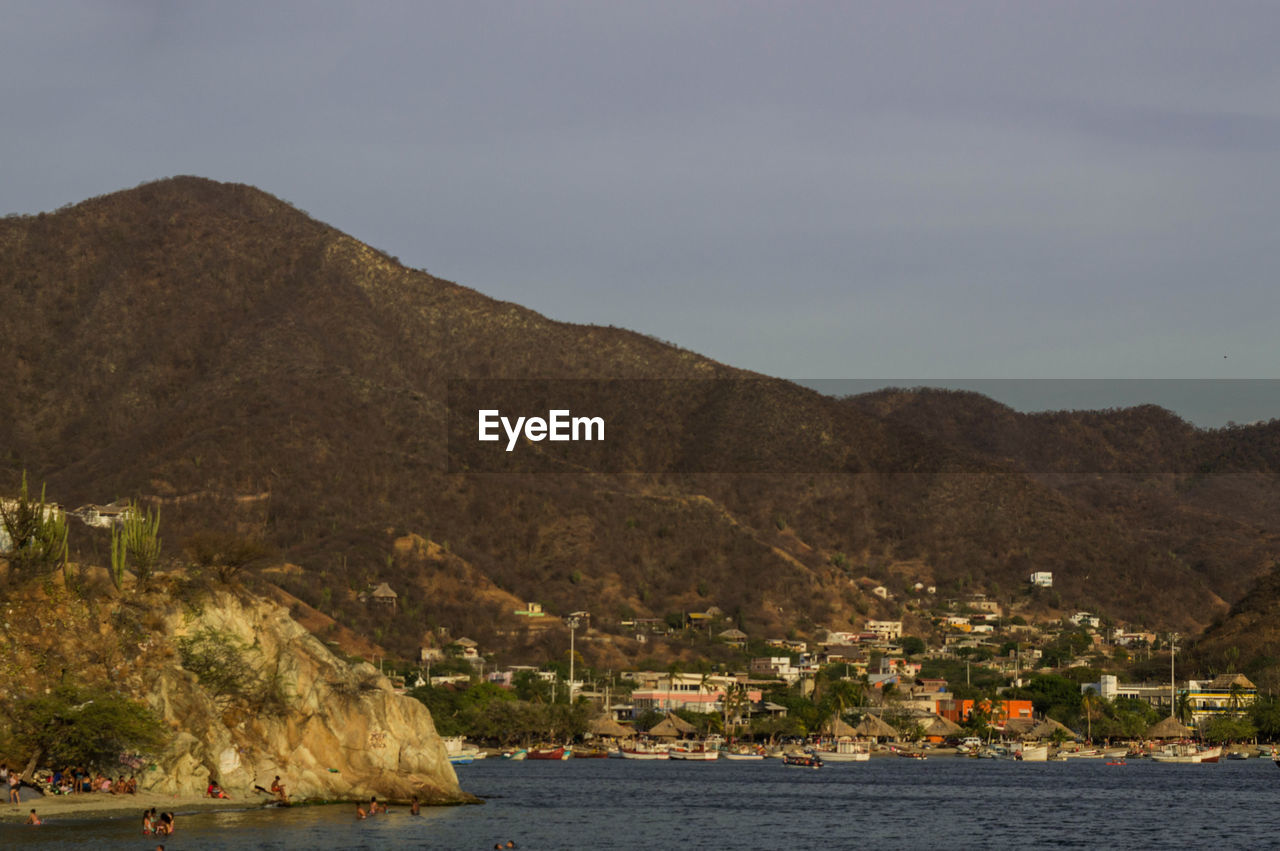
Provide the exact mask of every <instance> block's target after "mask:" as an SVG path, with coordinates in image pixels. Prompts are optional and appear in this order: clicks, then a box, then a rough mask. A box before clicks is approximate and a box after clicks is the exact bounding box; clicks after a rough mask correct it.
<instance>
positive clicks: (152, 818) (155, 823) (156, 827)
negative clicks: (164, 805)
mask: <svg viewBox="0 0 1280 851" xmlns="http://www.w3.org/2000/svg"><path fill="white" fill-rule="evenodd" d="M175 826H176V823H175V820H174V817H173V813H160V814H158V815H157V814H156V808H155V807H152V808H151V809H149V810H143V811H142V832H143V834H145V835H147V836H151V835H155V836H172V835H173V831H174V828H175Z"/></svg>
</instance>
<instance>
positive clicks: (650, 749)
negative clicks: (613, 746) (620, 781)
mask: <svg viewBox="0 0 1280 851" xmlns="http://www.w3.org/2000/svg"><path fill="white" fill-rule="evenodd" d="M618 752H619V753H621V754H622V758H623V759H668V758H669V754H668V753H667V746H666V745H649V744H644V743H643V742H637V743H636V744H635V745H632V746H631V747H629V748H618Z"/></svg>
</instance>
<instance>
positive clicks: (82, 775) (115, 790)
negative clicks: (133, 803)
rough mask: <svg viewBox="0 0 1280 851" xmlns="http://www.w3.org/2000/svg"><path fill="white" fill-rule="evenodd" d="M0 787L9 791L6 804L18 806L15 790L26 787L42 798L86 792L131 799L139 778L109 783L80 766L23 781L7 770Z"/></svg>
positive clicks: (1, 773) (19, 774) (108, 779)
mask: <svg viewBox="0 0 1280 851" xmlns="http://www.w3.org/2000/svg"><path fill="white" fill-rule="evenodd" d="M0 784H3V785H5V786H7V787H8V791H9V803H11V804H16V803H19V802H20V800H21V799H20V798H19V796H18V790H19V789H20V788H21V787H22V786H23V785H24V784H25V785H27V786H30V787H31V788H33V789H36V790H38V791H39V792H40V793H41V794H42V795H79V794H82V793H88V792H106V793H108V794H111V795H133V794H136V793H137V791H138V778H136V777H133V776H130V777H127V778H126V777H125V776H124V775H123V774H121V775H119V776H117V777H116V779H115V780H112V779H111V776H110V775H104V774H102V773H100V772H99V773H98V774H96V775H94V774H90V773H89V772H88V771H86V770H85V769H83V768H81V767H79V766H75V767H72V766H67V767H66V768H62V769H53V770H52V771H51V770H49V769H44V770H42V771H37V772H35V773H34V774H33V775H32V777H31V779H30V780H24V779H23V776H22V772H20V771H15V770H14V769H13V768H12V767H10V766H7V765H6V766H4V767H2V768H0Z"/></svg>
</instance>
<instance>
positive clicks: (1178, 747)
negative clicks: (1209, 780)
mask: <svg viewBox="0 0 1280 851" xmlns="http://www.w3.org/2000/svg"><path fill="white" fill-rule="evenodd" d="M1221 757H1222V748H1221V747H1212V748H1207V747H1200V746H1199V745H1196V744H1192V743H1188V742H1177V743H1175V744H1171V745H1165V746H1164V747H1163V748H1161V749H1160V750H1158V751H1155V752H1154V753H1152V754H1151V759H1152V760H1154V761H1155V762H1179V763H1208V762H1217V761H1218V760H1219V759H1220V758H1221Z"/></svg>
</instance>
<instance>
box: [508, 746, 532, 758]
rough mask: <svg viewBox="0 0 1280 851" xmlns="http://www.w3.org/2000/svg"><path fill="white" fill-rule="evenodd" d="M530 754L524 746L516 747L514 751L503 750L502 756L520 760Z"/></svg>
mask: <svg viewBox="0 0 1280 851" xmlns="http://www.w3.org/2000/svg"><path fill="white" fill-rule="evenodd" d="M528 756H529V752H528V751H527V750H525V749H524V748H516V749H515V750H513V751H503V752H502V758H503V759H517V760H519V759H527V758H528Z"/></svg>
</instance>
